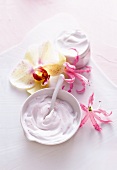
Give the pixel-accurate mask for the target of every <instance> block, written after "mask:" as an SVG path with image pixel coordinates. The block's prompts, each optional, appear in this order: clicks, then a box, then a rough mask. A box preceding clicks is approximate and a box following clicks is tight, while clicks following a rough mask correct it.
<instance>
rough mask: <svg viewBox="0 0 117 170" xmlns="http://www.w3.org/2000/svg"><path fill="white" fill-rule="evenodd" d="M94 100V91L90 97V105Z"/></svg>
mask: <svg viewBox="0 0 117 170" xmlns="http://www.w3.org/2000/svg"><path fill="white" fill-rule="evenodd" d="M93 101H94V93H93V94H92V95H91V96H90V97H89V102H88V107H90V106H92V105H93Z"/></svg>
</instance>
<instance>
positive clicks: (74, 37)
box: [55, 29, 90, 68]
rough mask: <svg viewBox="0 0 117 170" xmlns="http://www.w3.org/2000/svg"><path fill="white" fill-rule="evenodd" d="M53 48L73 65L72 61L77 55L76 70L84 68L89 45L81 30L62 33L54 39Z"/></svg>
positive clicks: (87, 57) (88, 53) (88, 54)
mask: <svg viewBox="0 0 117 170" xmlns="http://www.w3.org/2000/svg"><path fill="white" fill-rule="evenodd" d="M55 46H56V49H57V50H58V51H59V52H60V53H62V54H64V55H65V57H66V59H67V61H68V62H69V63H70V64H74V59H75V57H76V56H77V54H78V56H79V61H78V63H77V64H76V66H77V68H82V67H84V66H85V65H86V64H87V63H88V61H89V58H90V43H89V40H88V38H87V36H86V34H84V33H83V32H82V31H81V30H77V29H76V30H69V31H63V32H62V33H61V34H60V35H58V36H57V38H56V39H55ZM74 49H75V50H74ZM76 51H77V52H76Z"/></svg>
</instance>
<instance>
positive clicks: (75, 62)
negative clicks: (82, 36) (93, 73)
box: [71, 48, 79, 66]
mask: <svg viewBox="0 0 117 170" xmlns="http://www.w3.org/2000/svg"><path fill="white" fill-rule="evenodd" d="M71 49H72V50H74V51H76V53H77V56H76V57H75V60H74V64H73V65H75V66H76V64H77V63H78V61H79V55H78V51H77V50H76V49H75V48H71Z"/></svg>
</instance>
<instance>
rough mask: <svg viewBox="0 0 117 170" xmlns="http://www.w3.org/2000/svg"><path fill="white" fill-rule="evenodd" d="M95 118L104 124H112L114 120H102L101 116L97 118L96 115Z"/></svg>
mask: <svg viewBox="0 0 117 170" xmlns="http://www.w3.org/2000/svg"><path fill="white" fill-rule="evenodd" d="M94 117H95V118H96V119H97V120H99V121H100V122H102V123H110V122H112V120H102V119H101V118H100V117H99V116H97V115H96V114H95V115H94Z"/></svg>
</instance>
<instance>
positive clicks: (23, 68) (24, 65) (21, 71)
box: [9, 60, 35, 89]
mask: <svg viewBox="0 0 117 170" xmlns="http://www.w3.org/2000/svg"><path fill="white" fill-rule="evenodd" d="M32 69H33V68H32V66H31V65H30V63H29V62H27V61H26V60H23V61H22V62H21V63H19V64H18V65H17V67H16V68H15V69H14V70H13V72H12V73H11V75H10V78H9V79H10V82H11V84H12V85H13V86H15V87H17V88H21V89H29V88H32V87H33V86H34V85H35V81H34V78H33V75H32V74H31V71H32Z"/></svg>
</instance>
